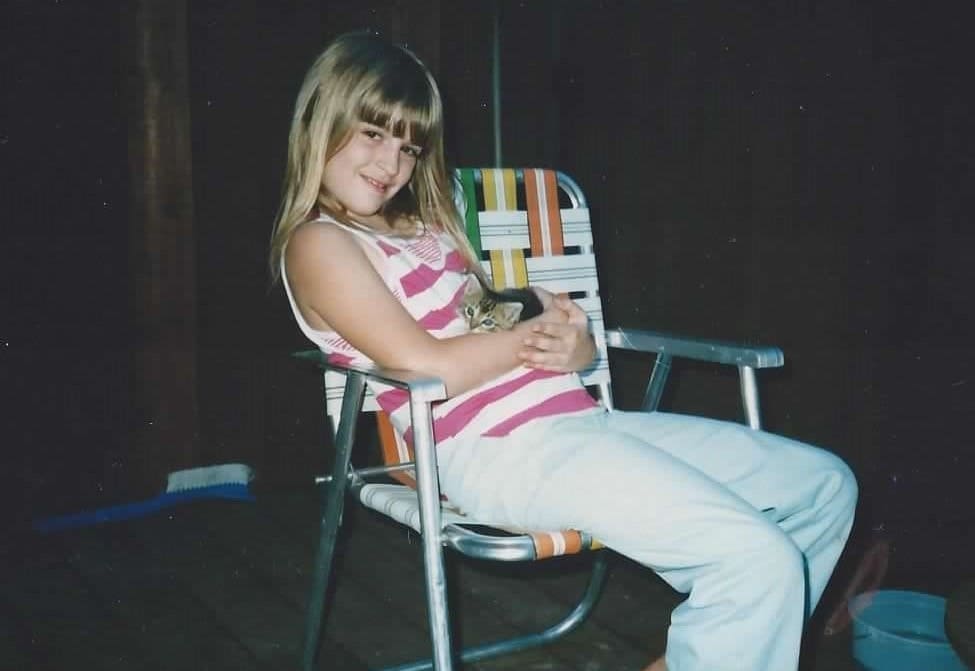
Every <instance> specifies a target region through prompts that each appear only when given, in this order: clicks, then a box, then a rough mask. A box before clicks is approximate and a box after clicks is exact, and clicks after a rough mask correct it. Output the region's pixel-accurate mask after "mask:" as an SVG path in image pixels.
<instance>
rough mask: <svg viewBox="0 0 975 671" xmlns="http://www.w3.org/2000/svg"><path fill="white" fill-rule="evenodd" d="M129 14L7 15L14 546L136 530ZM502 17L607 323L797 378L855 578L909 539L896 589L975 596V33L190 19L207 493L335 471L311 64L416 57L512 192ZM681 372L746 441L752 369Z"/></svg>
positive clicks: (881, 15) (782, 26)
mask: <svg viewBox="0 0 975 671" xmlns="http://www.w3.org/2000/svg"><path fill="white" fill-rule="evenodd" d="M120 6H121V5H118V4H115V3H83V2H71V1H64V2H50V1H47V2H27V1H26V0H22V1H7V2H3V3H2V4H0V7H2V12H3V19H2V24H3V27H2V34H0V54H2V62H0V67H2V81H3V84H2V87H0V90H2V91H3V94H2V95H3V97H4V104H3V106H2V111H0V115H2V116H0V157H2V169H3V174H2V186H0V191H2V196H0V226H2V238H0V245H2V247H0V249H2V267H3V274H2V276H0V280H2V288H0V300H2V303H0V366H2V367H0V375H2V377H0V384H2V392H0V400H2V407H0V417H2V422H3V425H2V427H0V429H2V432H0V442H2V450H3V454H4V468H3V470H4V472H5V473H6V475H7V477H6V478H5V481H6V484H5V490H6V491H7V492H8V493H11V494H13V497H12V498H13V501H14V502H13V504H12V505H11V507H10V511H9V512H8V515H9V516H10V517H12V518H13V519H14V520H15V521H18V520H19V521H29V520H30V519H33V518H36V517H38V516H41V515H48V514H57V513H66V512H73V511H75V510H78V509H81V508H85V507H90V506H96V505H104V504H108V503H113V502H118V501H120V500H123V499H125V498H127V497H130V496H131V495H133V492H132V491H131V490H132V488H131V487H126V485H125V483H126V481H127V479H128V476H129V474H130V473H134V472H135V471H136V470H137V466H138V470H139V471H140V472H141V471H144V470H145V464H144V463H140V464H138V465H136V464H134V463H133V462H134V461H137V460H140V459H144V458H143V457H141V456H140V451H139V446H138V445H137V444H134V443H133V440H134V438H133V436H135V435H138V431H137V427H135V426H134V425H136V424H138V422H139V420H138V419H137V414H138V413H136V412H135V411H134V409H133V407H132V406H133V403H132V401H131V398H132V395H133V386H134V385H136V384H137V383H138V382H137V378H138V376H139V371H138V370H137V369H136V368H137V364H134V363H133V358H132V350H133V348H137V347H138V345H139V342H138V341H139V339H140V338H141V337H143V336H142V335H140V334H141V332H140V330H139V328H138V325H137V324H136V321H137V320H136V319H135V317H134V316H133V315H134V312H133V307H132V287H131V285H132V281H131V275H132V270H131V267H132V265H131V257H130V255H131V248H130V243H129V239H130V237H131V235H132V231H133V230H134V229H135V228H137V227H138V226H139V222H138V221H133V220H132V216H131V208H130V207H129V202H130V198H131V193H132V189H133V184H132V176H131V172H130V169H129V164H128V158H127V157H128V149H127V142H128V139H127V138H128V135H127V131H126V128H127V124H128V123H129V121H131V120H127V119H126V115H127V114H128V112H127V111H126V109H127V108H126V106H125V105H124V104H123V100H122V98H123V96H124V90H123V86H122V81H123V78H124V77H125V76H126V73H127V72H129V70H130V67H131V63H129V62H128V59H130V58H131V52H130V50H129V48H128V47H126V44H127V42H126V39H125V38H126V37H127V35H125V34H124V31H125V30H126V23H125V21H123V20H121V19H120ZM496 8H497V9H498V11H499V16H500V31H501V33H500V34H501V44H502V58H501V73H502V81H503V85H502V104H503V116H502V120H503V163H504V164H506V165H510V166H523V165H531V166H546V167H556V168H559V169H561V170H563V171H565V172H567V173H569V174H571V175H572V176H574V177H575V178H576V179H577V180H578V181H579V183H580V184H581V185H582V187H583V189H584V190H585V191H586V193H587V195H588V198H589V200H590V203H591V205H592V209H593V213H594V222H595V227H596V230H595V236H596V245H597V250H598V254H599V261H600V280H601V283H602V293H603V296H604V299H605V306H606V311H607V323H609V324H621V325H628V326H634V327H644V328H654V329H659V330H667V331H679V332H686V333H690V334H693V335H700V336H713V337H721V338H726V339H739V340H745V341H751V342H763V343H769V344H775V345H778V346H780V347H782V348H783V349H784V350H785V353H786V359H787V365H786V367H785V369H783V370H779V371H773V372H771V373H769V374H765V375H763V376H762V377H761V378H760V379H761V384H762V389H763V406H764V407H763V409H764V416H765V423H766V427H767V428H769V429H770V430H773V431H776V432H779V433H782V434H785V435H788V436H792V437H796V438H799V439H802V440H806V441H809V442H812V443H816V444H820V445H823V446H826V447H828V448H830V449H832V450H834V451H835V452H837V453H838V454H840V455H841V456H843V457H844V458H845V459H846V460H847V461H848V462H849V463H850V464H851V465H852V466H853V468H854V470H855V471H856V472H857V474H858V476H859V479H860V483H861V490H862V504H861V510H860V513H859V524H858V528H857V537H856V540H855V542H854V543H853V544H852V545H851V548H852V550H851V552H852V553H854V554H855V553H856V552H858V551H859V548H861V547H863V544H864V543H867V542H869V540H870V539H872V538H874V537H876V536H878V535H879V536H883V537H885V538H888V539H890V540H891V541H892V543H893V545H892V547H893V550H894V552H893V555H892V558H891V574H890V580H891V581H894V582H897V581H900V582H902V583H905V584H913V585H916V586H924V585H927V586H929V587H931V588H933V589H937V588H938V587H939V585H940V584H941V583H939V582H938V581H939V580H941V581H943V582H944V581H948V580H951V579H954V578H956V577H958V576H960V575H962V574H964V573H965V572H966V571H967V572H970V571H971V570H972V569H971V566H972V565H973V559H975V547H973V546H975V542H973V540H972V535H973V534H972V531H971V526H972V523H973V522H975V512H973V504H975V495H973V489H975V484H973V482H972V475H973V464H975V456H973V447H975V446H973V441H972V438H971V433H970V431H969V420H970V415H971V414H972V411H973V410H975V404H973V400H975V394H973V389H975V379H973V367H975V366H973V357H972V355H971V350H970V344H971V342H972V338H973V336H975V317H973V314H972V307H971V304H972V286H973V284H975V270H973V266H975V263H973V261H972V258H971V257H972V253H973V250H975V244H973V242H975V233H973V229H972V226H971V223H972V215H973V213H975V207H973V202H972V201H973V192H975V189H973V187H975V168H973V165H972V156H973V151H972V150H973V144H975V124H973V121H972V118H973V112H975V109H973V102H975V100H973V98H975V93H973V87H972V85H971V74H970V67H969V65H968V62H969V60H970V58H969V57H968V56H969V55H970V54H969V53H968V52H969V51H970V29H969V28H968V27H967V26H968V24H966V22H965V21H964V20H963V18H964V17H963V11H962V10H963V8H964V3H962V2H936V3H929V4H928V5H918V4H917V3H909V2H906V1H900V0H891V1H889V2H867V3H849V2H819V1H816V0H806V1H803V2H782V3H779V2H758V1H755V2H740V3H729V2H718V1H713V2H703V1H702V2H681V1H677V0H673V1H661V2H653V3H650V2H637V1H629V2H596V1H586V2H584V1H578V2H558V1H556V0H548V1H545V0H538V1H532V2H512V1H509V0H503V1H501V2H497V3H492V2H474V1H473V0H458V1H456V2H449V1H445V0H444V1H436V0H423V1H417V2H412V3H411V2H406V1H398V2H397V1H394V0H387V1H386V2H378V1H377V2H369V1H367V0H361V1H356V2H351V1H350V2H342V1H339V0H331V1H325V0H323V1H321V2H317V3H315V2H298V1H297V0H292V1H285V2H274V3H272V2H256V1H254V0H249V1H242V2H231V1H230V0H225V1H223V2H190V3H188V5H187V21H186V23H187V25H186V33H185V34H186V38H187V45H188V46H187V51H188V54H187V55H186V58H187V62H188V69H189V92H188V96H189V106H190V119H191V121H190V127H191V131H192V136H191V138H192V182H191V183H192V203H193V225H194V231H195V257H196V267H195V269H196V278H195V281H196V286H197V291H196V304H197V315H196V317H195V320H196V325H195V327H194V328H195V333H196V352H195V354H196V361H197V364H196V366H197V367H196V371H195V374H194V375H193V376H192V378H191V379H190V380H189V381H188V384H190V385H192V386H193V389H194V391H195V394H196V398H197V399H198V400H197V404H198V426H197V427H196V430H195V435H194V437H193V450H192V455H193V459H192V461H193V463H187V464H180V466H193V465H207V464H214V463H226V462H235V461H241V462H245V463H248V464H250V465H252V466H254V467H255V468H256V470H257V472H258V476H259V478H260V480H259V483H261V485H262V486H287V487H290V486H301V487H304V486H308V484H309V479H310V474H311V473H313V472H316V469H319V468H321V467H322V464H324V463H325V462H326V458H327V450H322V449H321V445H322V444H323V443H325V444H327V437H326V431H325V426H324V423H323V421H322V419H321V416H320V402H319V390H318V380H317V378H316V377H315V376H314V375H311V374H309V373H308V372H307V371H304V370H302V369H300V367H298V366H296V365H295V364H293V363H292V362H291V361H290V360H289V358H288V352H289V351H291V350H293V349H296V348H299V347H303V346H304V345H305V343H304V342H303V341H302V338H301V336H300V334H299V333H298V331H297V329H296V328H295V326H294V325H293V323H292V320H291V316H290V313H289V310H288V308H287V305H286V301H285V300H284V298H283V295H282V293H281V291H280V288H279V287H271V286H269V280H268V277H267V272H266V261H265V259H266V247H267V240H268V236H269V233H270V226H271V221H272V219H273V216H274V213H275V210H276V207H277V198H278V195H279V190H280V182H281V178H282V175H283V163H284V156H285V150H286V137H287V129H288V123H289V120H290V115H291V106H292V102H293V99H294V96H295V94H296V93H297V90H298V86H299V84H300V81H301V77H302V76H303V73H304V71H305V69H306V68H307V66H308V65H309V64H310V62H311V60H312V59H313V58H314V56H315V55H316V54H317V53H318V52H319V51H320V50H321V48H322V47H323V45H324V44H325V43H326V42H327V41H328V39H330V38H331V37H333V36H335V35H337V34H339V33H341V32H344V31H346V30H350V29H360V28H372V29H375V30H378V31H380V32H383V33H384V34H386V35H390V36H391V37H393V38H395V39H398V40H403V41H406V42H408V43H409V44H410V46H411V47H412V48H414V49H415V50H416V51H417V52H418V53H419V55H420V56H421V57H423V58H424V59H426V60H427V61H428V62H429V64H430V65H431V67H432V68H433V69H434V70H435V72H436V74H437V75H438V79H439V82H440V84H441V86H442V89H443V92H444V95H445V98H446V104H447V114H448V142H449V158H450V160H451V161H452V162H453V163H454V164H456V165H474V166H477V165H490V164H492V163H493V160H494V157H493V141H492V131H491V128H492V127H491V123H492V122H491V103H492V101H491V70H490V61H491V44H492V30H493V25H494V16H495V15H494V11H495V9H496ZM647 369H648V363H647V362H644V361H640V360H637V359H632V360H631V359H628V358H621V359H617V360H616V361H615V362H614V375H615V376H616V379H617V396H618V404H619V405H620V406H622V407H632V406H634V405H635V404H636V403H638V401H639V398H640V396H641V394H642V385H643V384H644V379H645V378H644V377H643V376H644V375H645V373H646V371H647ZM680 372H681V373H682V374H681V376H680V378H679V380H678V384H677V385H676V386H675V387H674V388H673V389H672V390H671V393H670V397H669V402H670V407H671V408H674V409H677V410H682V411H688V412H703V413H708V414H714V415H717V416H720V417H728V418H738V417H739V416H740V410H739V406H738V400H737V395H736V394H737V391H736V382H735V379H734V378H733V377H731V376H729V375H728V374H727V373H726V372H725V371H715V370H712V369H708V368H698V367H696V366H685V367H684V368H683V370H681V371H680ZM134 380H135V381H134ZM158 470H159V475H158V478H159V487H160V488H161V487H162V486H163V483H164V480H165V473H166V472H167V471H168V470H170V469H169V468H168V467H163V466H160V467H159V469H158ZM157 491H158V490H157ZM154 493H156V491H152V492H144V494H145V495H146V496H149V495H152V494H154ZM945 584H946V583H945Z"/></svg>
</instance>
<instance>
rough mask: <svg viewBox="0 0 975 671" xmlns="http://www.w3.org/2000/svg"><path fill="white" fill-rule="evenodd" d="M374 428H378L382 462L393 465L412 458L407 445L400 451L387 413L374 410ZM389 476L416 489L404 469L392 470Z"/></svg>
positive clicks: (414, 483)
mask: <svg viewBox="0 0 975 671" xmlns="http://www.w3.org/2000/svg"><path fill="white" fill-rule="evenodd" d="M376 428H377V429H378V430H379V445H380V447H381V448H382V452H383V463H384V464H386V465H387V466H393V465H395V464H401V463H403V462H404V461H411V460H412V459H413V451H412V450H411V449H409V447H407V448H406V454H405V455H404V454H403V453H402V452H401V446H400V444H399V442H398V438H397V437H396V431H395V430H394V429H393V423H392V422H390V421H389V415H387V414H386V413H385V412H382V411H381V410H380V411H377V412H376ZM389 477H391V478H393V479H395V480H398V481H399V482H401V483H402V484H404V485H406V486H408V487H412V488H414V489H416V480H414V479H413V478H412V477H411V476H410V474H409V473H408V472H406V471H393V472H392V473H390V474H389Z"/></svg>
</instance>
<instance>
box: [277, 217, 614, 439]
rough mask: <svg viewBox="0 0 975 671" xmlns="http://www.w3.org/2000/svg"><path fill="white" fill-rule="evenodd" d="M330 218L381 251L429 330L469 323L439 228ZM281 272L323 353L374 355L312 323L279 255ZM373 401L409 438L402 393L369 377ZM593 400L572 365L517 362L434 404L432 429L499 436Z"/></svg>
mask: <svg viewBox="0 0 975 671" xmlns="http://www.w3.org/2000/svg"><path fill="white" fill-rule="evenodd" d="M320 221H329V222H331V223H332V224H334V225H336V226H340V227H341V228H343V229H345V230H347V231H349V232H350V233H352V234H354V235H355V236H357V237H358V238H359V239H361V240H363V241H364V242H365V243H366V244H367V245H368V246H369V247H372V248H373V249H375V250H376V251H378V252H379V256H380V258H382V259H383V262H382V265H381V267H380V268H379V271H380V274H381V275H382V278H383V281H384V282H385V283H386V286H387V287H389V290H390V291H392V292H393V295H395V296H396V298H397V299H398V300H399V301H400V302H401V303H402V304H403V306H404V307H405V308H406V310H407V311H408V312H409V313H410V315H412V316H413V318H414V319H416V320H417V322H418V323H419V324H421V325H422V326H423V327H424V328H425V329H426V330H427V331H428V332H429V333H430V334H431V335H433V336H434V337H437V338H447V337H451V336H457V335H461V334H463V333H465V332H467V330H468V326H467V322H466V320H464V319H463V318H462V317H461V316H460V314H459V310H458V306H459V305H460V302H461V300H462V299H463V295H464V287H465V286H466V283H467V279H468V274H467V269H466V266H465V264H464V258H463V256H462V255H461V254H460V252H458V251H457V249H456V247H455V246H454V244H453V241H452V240H451V239H450V238H449V236H447V235H446V234H444V233H439V232H436V231H433V230H429V229H427V230H425V231H424V232H422V233H421V234H419V235H417V236H414V237H411V238H402V237H395V236H389V235H383V234H380V233H376V232H374V231H372V230H370V229H365V228H356V227H353V226H347V225H344V224H340V223H338V222H335V221H334V220H332V219H329V218H322V219H320ZM281 270H282V277H283V278H284V285H285V289H286V291H287V294H288V300H289V302H290V303H291V309H292V311H293V313H294V316H295V319H296V320H297V322H298V326H299V328H301V331H302V332H303V333H304V334H305V336H306V337H307V338H308V339H309V340H311V341H312V342H313V343H315V345H317V346H318V347H319V349H321V350H322V351H323V352H324V353H325V354H326V355H327V356H328V359H329V361H333V362H337V363H352V364H364V363H372V362H371V361H370V360H369V359H368V358H367V357H366V356H365V355H364V354H362V353H361V352H359V351H358V350H357V349H355V347H353V346H352V345H351V344H349V343H348V342H347V341H346V340H345V339H344V338H342V336H340V335H339V334H338V333H335V332H334V331H318V330H315V329H313V328H311V327H310V326H309V325H308V323H307V322H306V321H305V320H304V318H303V317H302V316H301V312H300V311H299V310H298V307H297V305H296V304H295V300H294V296H293V295H292V293H291V288H290V287H289V286H288V279H287V274H286V272H285V268H284V263H283V261H282V269H281ZM370 388H371V389H372V391H373V393H374V394H375V395H376V401H377V403H378V405H379V407H380V408H382V409H383V410H384V411H385V412H386V413H387V414H388V415H389V418H390V420H391V422H392V424H393V427H394V429H395V430H396V431H397V432H399V434H400V436H401V437H402V438H403V439H405V440H406V442H407V443H412V441H411V436H412V430H411V428H410V409H409V403H408V399H407V394H406V392H405V391H403V390H401V389H396V388H393V387H389V386H387V385H383V384H380V383H370ZM596 408H598V405H597V403H596V402H595V401H594V400H593V399H592V397H591V396H590V395H589V394H588V392H587V391H586V390H585V388H584V387H583V385H582V383H581V382H580V380H579V376H578V375H576V374H575V373H551V372H547V371H540V370H535V369H532V368H526V367H524V366H519V367H517V368H515V369H513V370H511V371H509V372H508V373H506V374H504V375H502V376H500V377H498V378H495V379H493V380H490V381H488V382H486V383H485V384H482V385H481V386H479V387H476V388H474V389H471V390H469V391H467V392H464V393H463V394H459V395H458V396H454V397H452V398H449V399H447V400H445V401H442V402H440V403H438V404H436V405H435V406H434V408H433V431H434V436H435V437H436V440H437V444H438V445H444V444H445V443H447V442H448V441H451V440H453V439H456V438H463V437H466V436H473V435H476V436H505V435H507V434H509V433H510V432H511V431H514V430H515V429H516V428H518V427H519V426H522V425H524V424H526V423H527V422H530V421H532V420H535V419H539V418H542V417H551V416H554V415H566V414H575V413H583V412H592V411H593V410H594V409H596Z"/></svg>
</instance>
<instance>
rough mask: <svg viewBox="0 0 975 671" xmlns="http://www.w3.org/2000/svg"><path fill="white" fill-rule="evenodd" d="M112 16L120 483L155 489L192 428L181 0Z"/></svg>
mask: <svg viewBox="0 0 975 671" xmlns="http://www.w3.org/2000/svg"><path fill="white" fill-rule="evenodd" d="M121 21H122V35H123V43H122V49H123V55H122V56H123V57H122V61H121V62H122V66H123V68H124V70H123V73H122V80H123V86H122V94H123V98H124V104H125V112H126V116H127V121H128V147H129V168H130V171H129V174H130V189H129V191H130V209H129V212H130V218H129V235H130V242H131V246H130V253H129V262H130V277H131V282H132V289H133V291H132V298H133V310H134V322H135V330H134V332H135V337H134V342H133V355H134V366H133V370H134V376H133V377H134V380H133V388H132V392H133V403H132V407H133V417H134V423H135V426H134V431H133V432H132V438H133V441H134V444H133V445H132V448H131V452H130V453H129V458H128V463H127V464H124V468H123V473H122V476H121V477H124V478H125V479H126V481H127V482H125V483H120V486H121V489H122V490H128V491H130V492H132V491H136V490H139V491H141V492H145V491H146V490H147V489H148V491H149V493H156V492H158V491H159V488H160V487H161V486H162V483H163V482H164V481H165V476H166V474H167V473H168V472H169V471H171V470H174V469H175V468H180V467H184V466H187V465H191V464H192V462H193V460H194V459H193V457H194V454H195V446H196V437H197V434H198V430H197V423H198V418H197V393H196V389H197V380H196V269H195V263H196V253H195V248H196V241H195V237H194V231H193V179H192V176H193V175H192V169H191V166H192V158H191V146H190V103H189V84H188V67H187V60H188V49H187V34H186V33H187V17H186V0H132V2H126V3H122V10H121Z"/></svg>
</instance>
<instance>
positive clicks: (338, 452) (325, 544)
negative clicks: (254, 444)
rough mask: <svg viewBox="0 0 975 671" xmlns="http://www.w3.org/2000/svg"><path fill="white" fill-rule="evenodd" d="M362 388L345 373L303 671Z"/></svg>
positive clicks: (309, 667) (312, 653) (317, 627)
mask: <svg viewBox="0 0 975 671" xmlns="http://www.w3.org/2000/svg"><path fill="white" fill-rule="evenodd" d="M364 389H365V381H364V378H363V377H362V376H359V375H349V377H348V378H347V380H346V386H345V396H344V404H343V408H342V415H341V418H340V420H339V429H338V432H337V436H336V440H335V463H334V465H333V468H332V479H331V481H330V482H328V483H327V484H324V485H322V486H323V487H325V490H324V491H323V492H322V508H321V525H320V526H321V533H320V535H319V540H318V550H317V552H316V555H315V566H314V568H313V573H312V585H311V595H310V597H309V601H308V617H307V619H306V620H305V640H304V655H303V657H302V668H303V669H304V671H313V669H314V668H315V659H316V657H317V654H318V645H319V640H320V637H321V631H322V619H323V616H324V613H325V592H326V590H327V589H328V579H329V574H330V572H331V569H332V559H333V557H334V555H335V542H336V539H337V538H338V531H339V526H340V525H341V524H342V509H343V507H344V505H345V493H346V490H347V489H348V484H349V477H348V473H349V462H350V459H351V455H352V443H353V441H354V439H355V425H356V416H357V415H358V414H359V408H360V407H361V406H362V395H363V391H364Z"/></svg>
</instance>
